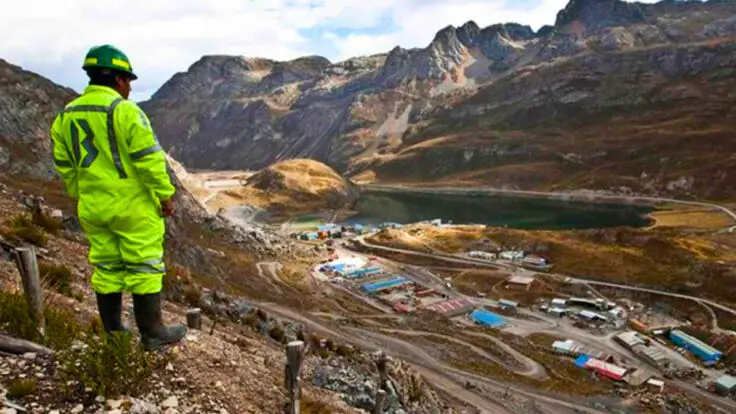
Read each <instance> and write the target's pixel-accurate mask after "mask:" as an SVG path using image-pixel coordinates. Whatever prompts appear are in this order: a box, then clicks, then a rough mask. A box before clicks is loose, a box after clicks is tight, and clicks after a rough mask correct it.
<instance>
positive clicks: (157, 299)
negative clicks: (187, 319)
mask: <svg viewBox="0 0 736 414" xmlns="http://www.w3.org/2000/svg"><path fill="white" fill-rule="evenodd" d="M133 312H134V313H135V323H136V324H137V325H138V330H139V331H140V333H141V342H142V343H143V346H144V347H145V348H146V349H148V350H158V349H161V348H163V346H164V345H169V344H174V343H177V342H179V341H181V340H182V339H183V338H184V336H185V335H186V334H187V327H186V326H184V325H175V326H166V325H164V322H163V319H162V318H161V294H160V293H152V294H149V295H133Z"/></svg>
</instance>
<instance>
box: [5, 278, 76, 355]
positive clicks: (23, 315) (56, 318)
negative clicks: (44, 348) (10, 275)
mask: <svg viewBox="0 0 736 414" xmlns="http://www.w3.org/2000/svg"><path fill="white" fill-rule="evenodd" d="M44 319H45V321H46V324H45V327H46V335H45V336H42V335H41V334H40V333H39V332H38V331H37V330H36V324H35V323H34V322H33V319H32V318H31V314H30V312H29V311H28V304H27V303H26V300H25V298H23V296H22V295H21V294H18V293H10V292H0V330H3V331H5V332H6V333H8V334H9V335H11V336H14V337H17V338H21V339H25V340H28V341H33V342H38V343H42V344H45V345H48V346H50V347H52V348H56V349H64V348H66V347H68V346H69V345H71V343H72V342H73V341H74V339H75V338H76V336H77V335H78V333H79V332H80V330H81V327H80V325H79V322H77V320H76V318H75V316H74V313H72V312H71V311H69V310H66V309H62V308H57V307H54V306H48V305H47V306H46V307H45V309H44Z"/></svg>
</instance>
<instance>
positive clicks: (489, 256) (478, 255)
mask: <svg viewBox="0 0 736 414" xmlns="http://www.w3.org/2000/svg"><path fill="white" fill-rule="evenodd" d="M468 257H472V258H473V259H482V260H496V257H498V256H496V254H495V253H488V252H479V251H472V252H468Z"/></svg>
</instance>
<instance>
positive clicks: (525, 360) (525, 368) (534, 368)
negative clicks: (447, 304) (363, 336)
mask: <svg viewBox="0 0 736 414" xmlns="http://www.w3.org/2000/svg"><path fill="white" fill-rule="evenodd" d="M381 332H387V333H398V334H401V335H409V336H433V337H435V338H442V339H445V340H448V341H451V342H454V343H456V344H460V345H463V346H466V347H468V348H469V349H471V350H472V351H473V352H475V353H476V354H478V355H480V356H481V357H483V358H486V359H489V360H491V361H493V362H495V363H497V364H499V365H501V366H503V367H505V368H506V369H508V370H509V371H512V372H515V373H517V374H519V375H524V376H527V377H533V378H539V379H546V378H547V372H546V371H545V369H544V367H543V366H541V365H540V364H538V363H537V362H536V361H534V360H532V359H531V358H529V357H527V356H526V355H523V354H521V353H519V352H518V351H516V350H515V349H513V348H511V347H510V346H508V345H506V344H505V343H503V342H502V341H501V340H499V339H498V338H494V337H492V336H490V335H485V334H482V333H478V332H465V334H467V335H470V336H475V337H478V338H483V339H487V340H489V341H491V342H493V343H494V344H496V345H497V346H498V347H499V348H501V350H503V351H504V352H506V353H507V354H509V355H510V356H512V357H513V358H514V359H515V360H516V362H518V363H519V365H521V366H522V369H519V367H518V366H514V365H512V364H509V363H508V362H506V361H502V360H501V359H500V358H498V357H497V356H495V355H493V354H491V353H490V352H488V351H486V350H484V349H483V348H480V347H478V346H476V345H474V344H472V343H470V342H466V341H463V340H462V339H458V338H454V337H452V336H447V335H442V334H438V333H434V332H423V331H409V330H404V329H381Z"/></svg>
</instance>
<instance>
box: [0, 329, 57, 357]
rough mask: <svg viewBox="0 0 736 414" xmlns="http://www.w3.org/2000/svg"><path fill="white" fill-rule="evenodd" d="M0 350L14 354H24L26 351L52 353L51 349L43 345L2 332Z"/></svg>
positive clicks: (43, 353) (42, 353)
mask: <svg viewBox="0 0 736 414" xmlns="http://www.w3.org/2000/svg"><path fill="white" fill-rule="evenodd" d="M0 351H2V352H7V353H10V354H14V355H20V354H25V353H26V352H34V353H36V354H41V355H51V354H53V351H52V350H50V349H49V348H46V347H45V346H43V345H39V344H37V343H34V342H30V341H26V340H23V339H17V338H11V337H9V336H7V335H3V334H0Z"/></svg>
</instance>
